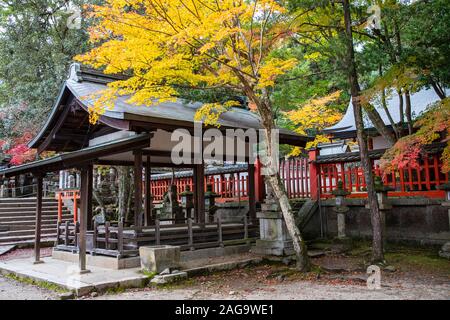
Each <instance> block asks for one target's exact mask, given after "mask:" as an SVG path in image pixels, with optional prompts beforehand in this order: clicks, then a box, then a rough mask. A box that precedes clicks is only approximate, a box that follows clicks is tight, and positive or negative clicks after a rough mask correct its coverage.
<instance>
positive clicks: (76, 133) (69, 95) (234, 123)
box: [29, 64, 310, 152]
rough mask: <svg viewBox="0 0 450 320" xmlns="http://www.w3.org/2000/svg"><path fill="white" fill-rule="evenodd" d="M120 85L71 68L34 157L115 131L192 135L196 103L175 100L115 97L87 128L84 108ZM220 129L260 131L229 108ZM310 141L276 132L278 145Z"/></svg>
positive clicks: (245, 114)
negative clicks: (149, 102)
mask: <svg viewBox="0 0 450 320" xmlns="http://www.w3.org/2000/svg"><path fill="white" fill-rule="evenodd" d="M121 79H124V78H123V77H120V76H110V75H104V74H102V73H101V72H99V71H97V70H93V69H87V68H84V67H82V66H80V65H79V64H73V65H72V66H71V68H70V73H69V77H68V79H67V80H66V81H65V83H64V85H63V87H62V89H61V91H60V94H59V96H58V98H57V100H56V102H55V105H54V107H53V109H52V111H51V113H50V115H49V117H48V119H47V122H46V123H45V125H44V126H43V128H42V129H41V131H40V132H39V133H38V135H37V136H36V137H35V138H34V139H33V141H31V142H30V144H29V146H30V147H31V148H37V149H38V152H43V151H56V152H68V151H75V150H80V149H82V148H85V147H87V146H88V145H89V140H91V139H93V138H96V137H99V136H102V135H106V134H110V133H112V132H116V131H134V132H138V133H139V132H151V131H155V130H157V129H162V130H167V131H169V132H171V131H173V130H175V129H178V128H186V129H193V127H194V115H195V113H196V111H197V109H198V108H199V107H201V103H188V102H186V101H183V100H180V99H179V100H177V101H175V102H162V103H155V104H153V105H150V106H142V105H141V106H139V105H135V104H132V103H130V102H129V101H128V100H129V98H130V96H120V97H118V98H117V99H116V100H115V101H114V105H113V107H112V108H111V109H107V110H106V112H105V113H104V114H103V115H102V116H101V117H100V119H99V121H98V123H97V124H91V123H89V113H88V108H89V107H90V106H92V104H93V102H94V100H95V97H96V96H98V95H99V93H101V92H102V91H103V90H105V89H107V85H108V83H111V82H113V81H117V80H121ZM219 124H220V128H221V129H228V128H242V129H248V128H255V129H260V128H262V126H261V124H260V120H259V117H258V116H257V115H256V114H255V113H254V112H252V111H250V110H247V109H245V108H233V109H232V110H230V111H228V112H226V113H224V114H222V115H221V116H220V119H219ZM309 140H310V138H309V137H305V136H301V135H298V134H296V133H294V132H292V131H289V130H285V129H280V143H285V144H291V145H295V146H304V145H305V144H306V142H307V141H309Z"/></svg>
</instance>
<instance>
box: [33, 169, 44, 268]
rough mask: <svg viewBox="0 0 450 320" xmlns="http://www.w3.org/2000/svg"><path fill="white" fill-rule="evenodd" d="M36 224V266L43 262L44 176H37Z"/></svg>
mask: <svg viewBox="0 0 450 320" xmlns="http://www.w3.org/2000/svg"><path fill="white" fill-rule="evenodd" d="M36 184H37V190H36V224H35V230H34V262H33V263H34V264H38V263H42V262H43V261H41V224H42V175H41V174H37V175H36Z"/></svg>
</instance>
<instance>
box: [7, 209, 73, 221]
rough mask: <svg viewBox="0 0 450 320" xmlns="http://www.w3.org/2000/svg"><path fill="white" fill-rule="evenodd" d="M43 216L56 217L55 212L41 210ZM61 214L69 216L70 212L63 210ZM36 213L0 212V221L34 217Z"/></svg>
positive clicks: (56, 212)
mask: <svg viewBox="0 0 450 320" xmlns="http://www.w3.org/2000/svg"><path fill="white" fill-rule="evenodd" d="M42 214H43V215H52V216H53V215H54V216H57V215H58V211H57V210H42ZM62 214H70V211H69V210H67V209H65V210H63V212H62ZM35 215H36V211H13V212H11V211H10V212H0V220H1V219H2V218H3V217H22V216H35Z"/></svg>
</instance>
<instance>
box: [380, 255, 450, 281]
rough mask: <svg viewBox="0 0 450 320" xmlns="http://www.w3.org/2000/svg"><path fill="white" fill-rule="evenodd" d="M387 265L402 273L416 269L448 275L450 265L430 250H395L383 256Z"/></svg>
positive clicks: (449, 273)
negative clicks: (396, 267)
mask: <svg viewBox="0 0 450 320" xmlns="http://www.w3.org/2000/svg"><path fill="white" fill-rule="evenodd" d="M385 257H386V260H387V261H388V263H389V264H393V265H395V266H398V267H399V268H400V269H401V270H403V271H408V270H411V269H416V270H417V269H418V270H423V271H429V272H438V273H443V274H446V275H450V263H448V260H446V259H443V258H441V257H439V255H438V254H437V253H436V252H435V251H432V250H426V249H411V248H397V249H394V250H392V251H391V252H387V253H386V254H385Z"/></svg>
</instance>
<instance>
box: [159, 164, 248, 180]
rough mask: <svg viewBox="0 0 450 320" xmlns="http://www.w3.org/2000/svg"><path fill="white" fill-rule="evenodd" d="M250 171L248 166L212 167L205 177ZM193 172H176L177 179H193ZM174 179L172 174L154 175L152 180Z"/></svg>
mask: <svg viewBox="0 0 450 320" xmlns="http://www.w3.org/2000/svg"><path fill="white" fill-rule="evenodd" d="M247 170H248V165H247V164H246V163H245V164H234V165H227V166H224V167H211V168H206V169H205V175H208V176H212V175H216V174H227V173H233V172H245V171H247ZM192 175H193V173H192V170H187V171H179V172H175V178H189V177H192ZM167 179H172V173H171V172H170V173H163V174H154V175H152V180H167Z"/></svg>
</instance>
